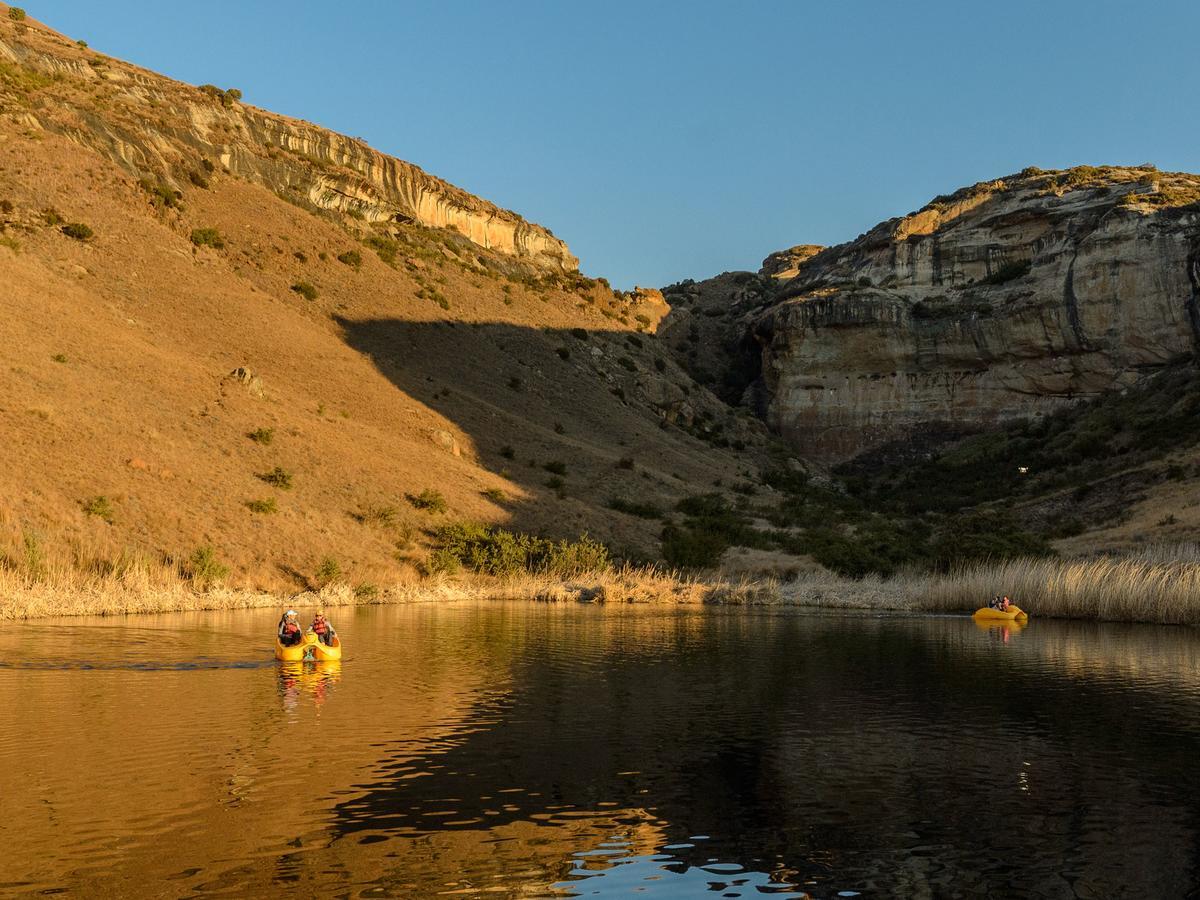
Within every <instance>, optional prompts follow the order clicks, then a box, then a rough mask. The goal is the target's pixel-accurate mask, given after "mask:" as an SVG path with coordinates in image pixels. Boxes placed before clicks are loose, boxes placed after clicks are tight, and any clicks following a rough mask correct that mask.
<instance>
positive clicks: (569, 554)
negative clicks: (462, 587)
mask: <svg viewBox="0 0 1200 900" xmlns="http://www.w3.org/2000/svg"><path fill="white" fill-rule="evenodd" d="M436 540H437V544H438V547H439V550H442V551H444V552H445V553H447V554H449V555H450V556H451V557H453V558H454V559H455V560H457V561H458V562H459V563H460V564H461V565H463V566H464V567H466V568H468V569H471V570H473V571H476V572H480V573H482V574H485V575H493V576H499V577H509V576H513V575H517V574H521V573H531V574H539V575H552V576H556V577H560V578H575V577H578V576H581V575H586V574H589V573H591V572H597V571H602V570H604V569H607V568H608V566H609V555H608V548H607V547H605V546H604V545H603V544H601V543H600V542H598V541H594V540H592V539H591V538H589V537H588V536H587V535H586V534H585V535H582V536H580V537H579V539H578V540H575V541H565V540H563V541H552V540H548V539H546V538H540V537H534V536H532V535H528V534H520V533H515V532H511V531H507V530H505V529H503V528H499V527H496V526H486V525H479V524H474V523H457V524H453V525H446V526H444V527H443V528H441V529H439V530H438V533H437V536H436Z"/></svg>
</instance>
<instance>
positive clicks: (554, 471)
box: [542, 459, 567, 475]
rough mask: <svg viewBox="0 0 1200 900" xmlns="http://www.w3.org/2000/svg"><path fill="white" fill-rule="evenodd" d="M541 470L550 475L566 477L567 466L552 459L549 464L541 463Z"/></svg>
mask: <svg viewBox="0 0 1200 900" xmlns="http://www.w3.org/2000/svg"><path fill="white" fill-rule="evenodd" d="M542 468H543V469H545V470H546V471H547V472H549V473H550V474H551V475H566V474H567V464H566V463H565V462H562V461H560V460H557V459H552V460H550V462H547V463H542Z"/></svg>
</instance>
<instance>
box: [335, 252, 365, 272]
mask: <svg viewBox="0 0 1200 900" xmlns="http://www.w3.org/2000/svg"><path fill="white" fill-rule="evenodd" d="M337 259H338V262H340V263H342V264H343V265H347V266H350V268H352V269H354V270H356V271H357V270H358V269H361V268H362V254H361V253H359V252H358V251H357V250H347V251H346V252H345V253H339V254H338V258H337Z"/></svg>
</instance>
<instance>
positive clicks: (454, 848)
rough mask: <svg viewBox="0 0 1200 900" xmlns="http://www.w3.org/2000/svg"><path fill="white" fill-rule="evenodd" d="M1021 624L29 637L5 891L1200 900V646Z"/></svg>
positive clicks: (585, 615)
mask: <svg viewBox="0 0 1200 900" xmlns="http://www.w3.org/2000/svg"><path fill="white" fill-rule="evenodd" d="M1001 624H1002V625H1003V626H1004V628H1001V629H995V628H990V629H986V630H980V629H979V628H977V626H976V624H974V623H973V622H972V621H971V620H970V619H968V618H949V617H944V618H921V619H912V618H900V617H863V616H845V615H837V616H814V615H802V614H794V613H787V612H771V611H763V610H754V611H743V610H695V609H624V608H622V609H602V608H601V609H597V608H591V607H586V608H581V607H574V606H545V605H527V604H516V603H514V604H489V605H462V606H451V607H433V606H421V607H406V608H390V609H388V608H377V609H363V610H358V611H354V612H353V613H350V612H348V613H346V614H345V616H344V617H342V618H341V619H339V630H340V631H341V632H342V633H343V634H344V635H346V637H347V639H348V640H352V641H353V644H354V647H355V656H354V659H352V660H349V661H347V662H346V663H344V664H338V663H311V662H310V663H293V664H277V663H275V662H274V661H273V660H272V659H271V657H270V642H269V635H270V634H271V633H272V629H273V625H274V621H273V618H272V615H271V614H259V613H239V614H227V615H217V616H213V617H210V618H204V617H154V618H138V619H129V620H124V621H122V620H102V621H100V622H97V623H92V624H91V625H88V624H85V623H81V622H74V623H63V624H61V625H59V624H58V623H30V624H28V625H15V626H11V627H9V628H7V629H5V630H4V631H2V632H0V659H2V660H3V661H4V663H5V666H6V667H4V668H0V709H4V710H6V715H7V716H8V718H6V720H5V722H6V726H7V727H5V728H3V729H0V845H2V846H4V848H5V852H6V864H5V871H4V873H3V875H0V893H3V892H4V891H6V890H11V891H16V892H22V893H24V892H33V891H37V890H57V889H70V890H74V891H77V892H79V893H84V894H89V893H96V892H98V891H102V890H105V889H106V885H111V884H115V883H128V884H136V885H140V886H145V891H144V893H159V894H161V893H163V892H164V891H163V890H159V889H158V887H159V886H161V885H162V884H169V885H170V889H169V890H167V891H166V893H169V894H172V895H178V894H184V893H191V892H195V891H203V892H208V891H213V892H224V893H231V894H236V895H239V896H260V895H273V894H276V893H278V892H279V890H280V888H281V887H282V888H286V889H288V890H292V891H297V892H300V893H304V894H312V893H317V892H326V891H332V892H334V893H336V894H338V895H350V896H394V897H405V898H412V897H427V896H437V895H441V894H451V895H461V896H482V895H485V894H486V895H487V896H501V897H505V896H513V897H515V896H520V897H561V896H602V897H611V896H626V895H629V894H630V893H635V892H636V893H638V894H650V895H651V896H672V897H683V896H744V897H750V896H759V895H763V894H777V895H781V896H788V897H800V896H812V897H830V896H836V895H838V894H840V893H845V892H859V893H862V894H864V895H869V896H897V895H903V896H956V895H979V896H984V895H993V896H1044V897H1063V896H1116V895H1140V896H1155V897H1169V896H1185V895H1187V894H1188V892H1189V891H1195V890H1196V889H1197V888H1198V887H1200V849H1198V847H1200V776H1198V775H1197V773H1196V771H1195V760H1196V758H1198V753H1197V751H1198V750H1200V717H1198V716H1197V713H1198V712H1200V641H1198V640H1197V637H1196V634H1195V633H1194V632H1193V631H1191V630H1185V629H1158V628H1123V627H1112V626H1092V625H1072V624H1068V623H1055V622H1048V621H1037V622H1035V623H1033V624H1032V625H1030V627H1028V628H1026V629H1024V630H1020V629H1018V628H1015V627H1014V625H1013V623H1001ZM89 628H91V629H93V630H89ZM1005 629H1007V630H1005ZM114 647H117V648H121V649H120V650H119V651H114V650H113V648H114ZM89 665H92V666H93V667H91V668H88V667H87V666H89ZM14 722H15V723H19V725H18V727H12V725H11V723H14ZM81 761H82V763H83V764H81ZM96 773H103V775H102V777H98V776H97V774H96ZM114 794H115V795H118V796H120V797H121V799H122V802H121V803H118V804H114V803H111V802H108V800H109V798H111V796H113V795H114ZM122 879H124V880H125V881H124V882H122V881H121V880H122ZM136 893H143V891H141V890H139V891H136Z"/></svg>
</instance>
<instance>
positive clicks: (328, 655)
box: [304, 631, 342, 661]
mask: <svg viewBox="0 0 1200 900" xmlns="http://www.w3.org/2000/svg"><path fill="white" fill-rule="evenodd" d="M309 638H312V643H311V644H309V646H310V647H312V651H313V659H319V660H322V661H326V660H335V659H341V658H342V639H341V638H340V637H338V636H337V635H336V634H335V635H334V636H333V643H332V644H322V643H321V642H320V641H318V640H317V636H316V635H315V634H313V633H312V632H311V631H310V632H309V633H308V634H306V635H305V636H304V639H305V640H306V641H307V640H308V639H309Z"/></svg>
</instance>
